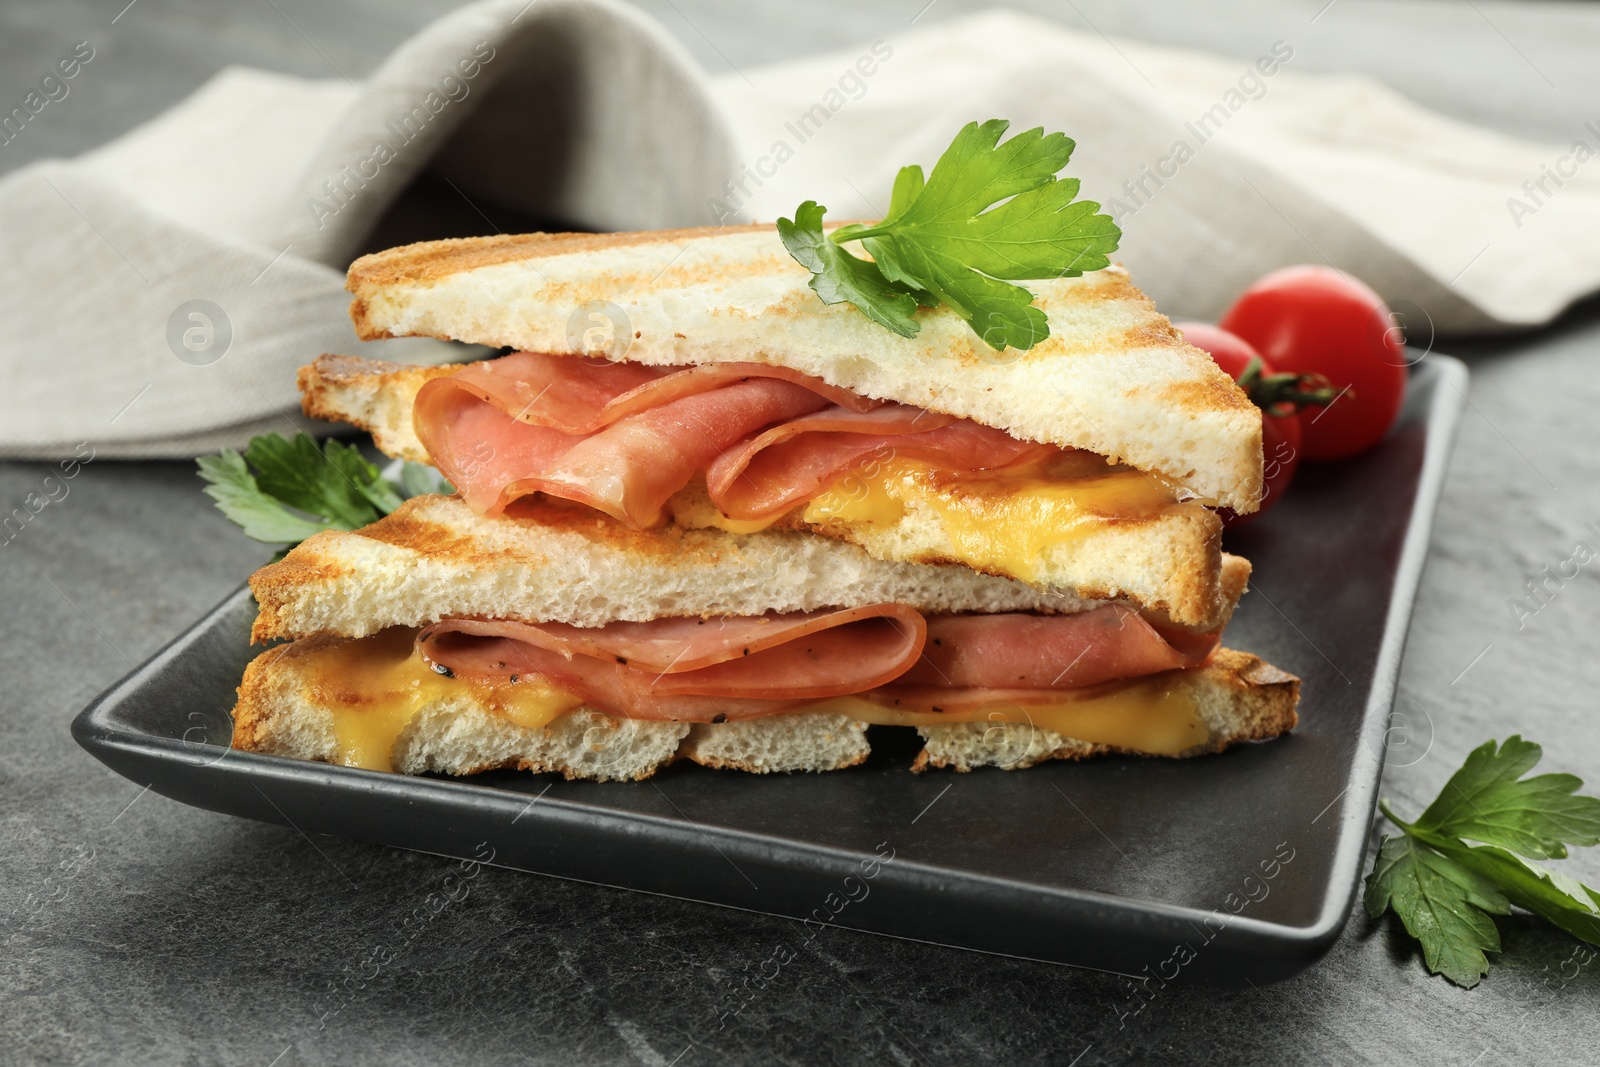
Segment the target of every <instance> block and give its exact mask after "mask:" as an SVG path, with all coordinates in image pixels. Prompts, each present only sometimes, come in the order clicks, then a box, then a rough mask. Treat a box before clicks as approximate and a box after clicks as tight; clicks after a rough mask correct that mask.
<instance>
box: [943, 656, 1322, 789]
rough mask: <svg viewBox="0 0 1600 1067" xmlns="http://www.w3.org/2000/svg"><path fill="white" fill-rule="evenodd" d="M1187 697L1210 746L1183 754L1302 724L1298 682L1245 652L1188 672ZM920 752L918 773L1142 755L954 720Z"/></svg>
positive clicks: (1043, 732) (1032, 729)
mask: <svg viewBox="0 0 1600 1067" xmlns="http://www.w3.org/2000/svg"><path fill="white" fill-rule="evenodd" d="M1185 688H1186V689H1187V691H1188V693H1189V695H1190V696H1191V697H1192V698H1193V699H1194V704H1195V712H1196V714H1197V715H1198V716H1199V718H1200V721H1201V722H1203V723H1204V724H1205V727H1206V730H1207V732H1208V734H1209V736H1208V737H1207V739H1206V741H1205V743H1203V744H1201V745H1197V746H1195V747H1194V748H1191V749H1187V750H1186V751H1184V752H1182V753H1180V755H1182V756H1199V755H1204V754H1206V753H1209V752H1221V751H1222V750H1223V749H1225V748H1231V747H1232V746H1234V745H1236V744H1238V743H1239V742H1241V741H1260V740H1264V739H1266V738H1269V737H1277V736H1278V735H1280V734H1285V733H1288V732H1289V731H1290V730H1292V729H1294V727H1295V726H1296V724H1298V723H1299V721H1300V716H1299V713H1298V711H1297V710H1296V708H1297V706H1298V705H1299V703H1300V679H1299V678H1296V677H1295V676H1294V675H1292V674H1289V673H1288V672H1287V671H1281V670H1279V669H1278V668H1276V667H1274V666H1272V665H1271V664H1270V663H1267V662H1265V661H1263V660H1261V659H1259V658H1257V657H1256V656H1252V655H1250V654H1249V653H1248V652H1238V651H1235V650H1234V649H1231V648H1223V649H1218V650H1217V654H1216V656H1215V657H1214V658H1213V659H1212V660H1211V663H1210V664H1209V665H1208V666H1207V667H1205V668H1204V669H1203V670H1198V671H1191V672H1188V679H1187V685H1186V686H1185ZM917 732H918V733H919V734H921V735H922V740H923V748H922V751H921V752H919V753H918V754H917V761H916V764H915V765H914V766H913V768H912V769H913V770H918V771H920V770H925V769H927V768H930V767H953V768H955V769H956V770H958V771H970V770H972V769H973V768H974V767H1002V768H1004V769H1006V770H1021V769H1022V768H1024V767H1031V766H1033V765H1034V764H1035V763H1041V762H1043V761H1045V760H1053V759H1070V760H1080V759H1088V758H1089V757H1090V756H1104V755H1108V754H1110V753H1120V754H1122V755H1128V756H1139V755H1145V754H1146V753H1142V752H1139V751H1138V750H1136V749H1130V748H1123V747H1120V746H1115V745H1099V744H1094V743H1092V742H1089V741H1079V740H1076V739H1074V738H1070V737H1063V736H1061V735H1060V734H1058V733H1056V732H1055V731H1053V730H1047V729H1044V728H1043V727H1039V726H1029V725H1020V724H1006V725H1004V726H1002V727H1000V728H999V729H996V728H995V725H994V724H992V723H955V724H952V725H950V726H925V727H919V728H918V730H917Z"/></svg>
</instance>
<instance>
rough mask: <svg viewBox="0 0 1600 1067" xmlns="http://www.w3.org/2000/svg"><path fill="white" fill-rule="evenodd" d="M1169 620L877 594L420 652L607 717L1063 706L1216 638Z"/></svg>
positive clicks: (506, 632)
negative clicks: (865, 600) (959, 609)
mask: <svg viewBox="0 0 1600 1067" xmlns="http://www.w3.org/2000/svg"><path fill="white" fill-rule="evenodd" d="M1169 629H1170V628H1167V627H1159V626H1157V625H1156V624H1153V623H1152V622H1151V621H1149V620H1148V619H1146V618H1145V617H1143V616H1142V615H1140V614H1139V613H1138V612H1136V611H1134V610H1133V609H1132V608H1129V607H1126V606H1124V605H1120V604H1112V605H1108V606H1106V607H1103V608H1097V609H1095V610H1093V611H1088V612H1084V613H1083V614H1079V615H1029V614H1021V613H1007V614H996V615H935V616H931V617H928V618H924V617H923V616H922V614H921V613H919V612H917V611H916V610H915V609H913V608H910V607H907V606H905V605H902V604H874V605H871V606H868V607H861V608H849V609H841V610H824V611H812V612H793V613H788V614H768V615H761V616H729V617H724V618H717V619H697V618H667V619H655V620H652V621H650V622H616V623H612V624H610V625H609V626H602V627H597V628H584V627H577V626H568V625H566V624H563V623H541V624H532V623H524V622H508V621H496V620H489V619H448V620H445V621H444V622H439V623H435V624H434V625H432V626H430V627H427V628H426V629H424V630H423V631H422V632H421V633H419V634H418V635H417V643H416V648H417V652H418V654H420V655H421V656H422V657H423V658H424V659H425V660H426V661H428V662H429V663H431V664H433V665H434V666H435V669H436V670H437V669H440V668H443V669H444V670H446V671H448V672H449V673H451V674H453V675H456V676H460V677H465V678H474V677H476V678H494V679H506V678H513V679H515V678H520V677H522V676H525V675H537V676H542V677H543V678H545V679H547V680H549V681H550V682H551V683H552V684H554V685H557V686H560V687H561V688H563V689H567V690H569V691H570V692H573V693H576V694H578V695H580V696H581V697H582V698H583V699H584V701H585V702H586V703H588V704H590V705H592V706H593V707H596V708H598V709H600V710H602V711H605V712H608V713H610V714H613V715H621V716H628V717H632V718H645V719H676V720H680V721H686V722H708V721H722V720H723V719H748V718H756V717H759V716H762V715H774V714H778V713H780V712H783V711H788V710H790V709H793V708H795V707H797V706H799V705H802V704H805V703H808V702H811V701H816V700H823V699H826V698H828V697H834V696H847V695H860V696H863V697H866V698H867V699H869V700H873V701H875V702H877V703H881V704H885V705H887V706H890V707H898V708H904V709H906V710H915V711H954V710H962V709H967V708H974V707H978V708H981V707H998V706H1001V705H1037V704H1043V703H1056V702H1059V701H1061V700H1063V699H1076V698H1080V697H1083V696H1092V695H1097V694H1098V693H1100V692H1104V691H1106V690H1107V689H1108V688H1114V687H1115V686H1116V685H1117V684H1118V683H1120V682H1122V681H1125V680H1128V679H1133V678H1142V677H1145V676H1148V675H1151V674H1158V673H1160V672H1163V671H1169V670H1178V669H1183V668H1192V667H1199V666H1203V665H1204V664H1205V663H1206V662H1207V661H1208V660H1209V659H1210V658H1211V656H1212V654H1213V653H1214V652H1215V651H1216V649H1217V646H1218V645H1219V644H1220V642H1221V638H1220V635H1218V634H1194V633H1191V632H1189V631H1175V630H1174V631H1172V632H1170V633H1169V632H1167V631H1168V630H1169Z"/></svg>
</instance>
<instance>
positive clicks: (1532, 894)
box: [1365, 735, 1600, 988]
mask: <svg viewBox="0 0 1600 1067" xmlns="http://www.w3.org/2000/svg"><path fill="white" fill-rule="evenodd" d="M1542 751H1543V750H1542V749H1540V747H1539V746H1538V745H1536V744H1534V743H1533V742H1531V741H1524V740H1523V739H1522V738H1521V737H1520V736H1518V735H1512V736H1511V737H1510V738H1508V739H1507V740H1506V741H1505V742H1504V743H1503V744H1500V745H1497V744H1496V743H1495V742H1494V741H1489V742H1486V743H1485V744H1483V745H1482V746H1480V747H1479V748H1477V749H1475V750H1474V751H1473V752H1472V754H1471V755H1469V756H1468V757H1467V760H1466V762H1465V763H1464V764H1463V765H1462V767H1461V769H1460V770H1458V771H1457V772H1456V773H1455V774H1454V775H1452V776H1451V777H1450V780H1449V781H1448V782H1446V783H1445V787H1444V789H1443V790H1442V791H1441V792H1440V794H1439V797H1438V799H1436V800H1435V801H1434V802H1433V803H1432V804H1430V805H1429V806H1428V809H1427V810H1426V811H1424V812H1423V813H1422V816H1421V817H1420V818H1418V819H1417V821H1416V822H1414V823H1408V822H1406V821H1405V820H1403V819H1401V818H1400V817H1398V816H1397V815H1395V813H1394V812H1393V811H1391V810H1390V808H1389V805H1388V802H1387V801H1380V802H1379V805H1378V806H1379V807H1380V808H1381V809H1382V811H1383V814H1384V815H1385V816H1386V817H1387V818H1388V819H1389V821H1390V822H1392V823H1394V824H1395V825H1396V826H1398V827H1399V828H1400V829H1401V830H1402V831H1403V835H1402V836H1400V837H1385V838H1384V839H1383V841H1382V842H1381V844H1380V846H1379V850H1378V860H1377V862H1376V863H1375V864H1374V865H1373V868H1372V873H1371V874H1369V875H1367V880H1366V883H1367V891H1366V896H1365V903H1366V908H1367V913H1368V914H1369V915H1371V916H1372V917H1373V918H1377V917H1379V916H1381V915H1382V914H1383V913H1384V912H1385V911H1387V910H1393V911H1394V913H1395V914H1396V915H1397V916H1399V918H1400V921H1401V922H1402V923H1403V924H1404V926H1405V928H1406V932H1407V933H1409V934H1410V935H1411V936H1412V937H1415V938H1416V939H1417V940H1418V941H1419V942H1421V944H1422V955H1423V960H1424V962H1426V964H1427V966H1428V970H1429V971H1431V972H1433V973H1434V974H1443V975H1444V976H1445V977H1446V978H1448V979H1450V980H1451V981H1452V982H1455V983H1456V984H1457V985H1462V986H1466V987H1469V988H1470V987H1471V986H1474V985H1477V984H1478V981H1479V979H1480V978H1482V976H1483V975H1485V974H1487V973H1488V971H1489V963H1488V960H1487V958H1486V957H1485V956H1484V953H1485V952H1498V951H1499V950H1500V936H1499V932H1498V931H1497V930H1496V929H1495V926H1494V920H1493V919H1492V918H1491V917H1490V916H1491V915H1508V914H1510V910H1511V906H1512V905H1515V906H1517V907H1519V908H1524V909H1526V910H1528V911H1531V912H1533V913H1534V914H1535V915H1538V916H1540V917H1541V918H1543V919H1545V920H1546V921H1548V922H1550V923H1553V924H1554V925H1556V926H1559V927H1560V928H1561V929H1563V930H1566V931H1567V932H1568V933H1570V934H1572V935H1573V936H1575V937H1578V938H1581V939H1582V940H1584V941H1587V942H1589V943H1590V944H1596V945H1600V893H1596V892H1595V891H1594V890H1593V889H1590V888H1589V887H1588V886H1586V885H1584V884H1583V883H1581V882H1579V881H1577V880H1576V879H1574V878H1571V877H1569V876H1567V875H1564V874H1562V873H1560V872H1559V871H1552V870H1548V869H1546V868H1543V867H1540V866H1538V865H1537V864H1534V863H1530V862H1528V860H1527V859H1524V858H1523V857H1530V858H1533V859H1546V858H1552V859H1559V858H1561V857H1563V856H1565V855H1566V854H1567V846H1568V845H1569V844H1571V845H1593V844H1597V843H1600V798H1595V797H1586V796H1577V795H1575V794H1576V791H1577V789H1578V788H1579V787H1580V786H1581V785H1583V782H1582V780H1581V779H1579V778H1577V777H1576V776H1574V775H1570V774H1541V775H1537V776H1535V777H1532V778H1524V777H1523V775H1525V774H1527V773H1528V772H1529V771H1530V770H1532V769H1533V767H1534V765H1535V764H1537V763H1538V762H1539V758H1540V756H1541V755H1542ZM1469 840H1470V841H1480V842H1483V844H1479V845H1469V844H1467V841H1469ZM1517 853H1521V855H1518V854H1517Z"/></svg>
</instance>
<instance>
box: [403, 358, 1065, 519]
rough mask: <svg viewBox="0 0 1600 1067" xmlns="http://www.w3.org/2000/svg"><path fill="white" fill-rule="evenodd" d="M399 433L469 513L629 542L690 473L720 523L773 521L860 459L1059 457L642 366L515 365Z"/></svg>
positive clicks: (736, 374)
mask: <svg viewBox="0 0 1600 1067" xmlns="http://www.w3.org/2000/svg"><path fill="white" fill-rule="evenodd" d="M413 422H414V425H415V428H416V432H417V437H418V439H419V440H420V441H421V442H422V444H423V446H424V447H425V448H427V450H428V453H429V455H430V456H431V457H432V458H433V460H434V462H435V464H436V465H437V466H438V467H439V468H440V470H442V471H443V472H444V474H445V476H446V477H447V478H449V479H450V481H451V482H452V483H453V484H454V485H455V486H456V487H457V488H458V489H459V490H460V491H461V494H462V497H463V498H464V499H465V500H466V502H467V504H468V505H469V506H470V507H471V508H472V509H473V510H474V511H475V512H477V513H478V514H482V515H498V514H500V513H502V512H504V511H505V509H506V508H507V507H508V506H509V505H510V504H511V503H513V502H514V501H515V500H517V499H518V498H520V497H524V496H528V495H530V494H533V493H546V494H549V495H551V496H556V497H561V498H564V499H567V500H573V501H577V502H579V503H582V504H586V505H588V506H590V507H593V508H596V509H598V510H600V511H603V512H605V513H606V514H608V515H611V516H613V517H615V518H618V519H621V520H623V521H625V522H628V523H631V524H633V525H635V526H638V527H651V526H657V525H660V524H661V523H663V522H664V521H666V518H667V515H666V504H667V501H668V500H669V499H670V498H671V497H672V495H673V494H675V493H677V492H678V491H679V490H681V489H683V488H684V487H685V486H686V485H688V484H689V482H690V481H691V480H692V479H693V478H694V477H695V475H696V474H697V473H699V472H701V471H704V472H705V473H706V479H707V488H708V490H709V491H710V495H711V499H712V502H713V503H714V504H716V505H717V507H718V508H719V509H721V511H722V512H723V514H725V515H728V516H729V517H732V518H738V519H745V520H753V519H767V518H775V517H777V516H778V515H780V514H782V513H783V512H785V511H787V510H788V509H790V508H792V507H794V506H795V505H797V504H801V503H804V502H805V501H807V500H809V499H811V498H813V497H815V496H816V495H818V494H819V493H821V492H822V491H823V490H825V489H827V488H828V487H829V486H831V485H832V484H834V483H835V482H837V481H838V480H839V479H840V478H841V477H843V476H844V475H845V474H846V473H847V472H848V470H849V469H850V468H851V466H852V464H856V463H858V462H860V461H862V460H863V459H864V458H870V457H872V456H873V455H875V454H880V455H881V454H887V453H888V451H889V450H890V449H891V448H892V450H893V454H894V455H895V456H896V457H898V458H901V459H912V460H922V461H925V462H929V463H932V464H934V465H936V466H938V467H939V468H940V469H943V470H951V471H977V470H990V469H996V468H1001V467H1006V466H1009V465H1011V464H1015V463H1020V462H1025V461H1028V460H1035V459H1040V458H1044V457H1047V456H1051V455H1057V454H1060V453H1061V452H1062V450H1061V449H1059V448H1057V447H1055V446H1054V445H1042V444H1038V443H1033V442H1026V441H1018V440H1016V439H1015V438H1013V437H1011V436H1010V435H1008V434H1006V433H1005V432H1003V431H1001V430H996V429H993V428H991V427H987V426H982V425H979V424H978V423H975V422H971V421H970V420H966V419H956V418H953V417H951V416H948V415H938V414H935V413H932V412H929V411H925V410H923V409H921V408H915V407H908V406H906V405H903V404H886V403H883V402H881V401H875V400H870V399H867V398H865V397H862V396H859V395H858V394H856V393H853V392H851V391H850V390H848V389H840V388H837V387H835V386H831V385H828V384H827V383H826V382H823V381H821V380H820V379H817V378H812V377H809V376H807V375H804V374H800V373H798V372H795V371H791V370H786V369H784V368H781V367H769V366H766V365H764V364H759V363H719V364H711V365H706V366H700V367H690V368H679V367H646V366H640V365H638V364H632V363H609V362H606V361H604V360H592V359H580V358H577V357H573V356H544V355H536V354H534V353H529V352H518V353H514V354H512V355H508V356H504V357H502V358H500V359H496V360H489V361H486V362H482V363H475V364H473V365H471V366H469V367H467V368H466V369H465V370H463V371H461V372H460V373H458V374H453V375H449V376H446V377H440V378H435V379H433V380H432V381H429V382H428V383H426V384H425V385H423V386H422V388H421V389H420V390H419V391H418V393H417V400H416V406H415V409H414V411H413Z"/></svg>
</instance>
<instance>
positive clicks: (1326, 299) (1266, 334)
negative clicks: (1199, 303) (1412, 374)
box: [1221, 266, 1407, 459]
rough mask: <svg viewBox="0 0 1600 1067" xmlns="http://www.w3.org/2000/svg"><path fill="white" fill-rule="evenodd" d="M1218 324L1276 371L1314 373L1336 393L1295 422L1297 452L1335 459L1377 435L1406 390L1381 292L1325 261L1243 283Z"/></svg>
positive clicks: (1399, 337) (1399, 343)
mask: <svg viewBox="0 0 1600 1067" xmlns="http://www.w3.org/2000/svg"><path fill="white" fill-rule="evenodd" d="M1221 326H1222V328H1223V329H1225V330H1228V331H1229V332H1231V333H1235V334H1238V335H1239V336H1240V337H1242V338H1244V339H1245V340H1246V341H1248V342H1250V343H1251V344H1252V345H1254V346H1255V348H1256V350H1257V351H1258V352H1260V353H1261V354H1262V356H1264V357H1265V358H1266V359H1267V360H1268V361H1270V362H1271V363H1272V365H1273V366H1274V367H1277V368H1278V370H1280V371H1282V372H1285V373H1289V374H1320V375H1322V376H1323V377H1325V378H1327V379H1328V381H1329V382H1330V383H1331V384H1332V385H1333V390H1334V393H1335V394H1337V398H1336V399H1335V400H1334V401H1333V403H1331V404H1329V405H1328V406H1327V407H1326V408H1324V409H1323V410H1321V411H1319V412H1316V413H1314V414H1313V413H1311V412H1307V413H1306V414H1305V415H1304V416H1303V417H1302V418H1301V420H1300V423H1301V429H1302V430H1303V431H1304V437H1305V458H1307V459H1343V458H1345V457H1346V456H1353V455H1355V454H1356V453H1358V452H1365V451H1366V450H1367V449H1369V448H1371V447H1372V446H1373V445H1375V444H1377V443H1378V442H1379V441H1381V440H1382V439H1383V436H1384V434H1386V433H1388V432H1389V427H1390V426H1392V425H1394V420H1395V418H1396V417H1397V416H1398V415H1399V414H1400V402H1401V400H1402V399H1403V398H1404V397H1405V391H1406V365H1407V360H1406V351H1405V343H1404V337H1403V334H1402V331H1401V330H1400V328H1399V327H1398V326H1397V325H1396V324H1395V322H1394V318H1393V316H1392V315H1390V313H1389V308H1388V305H1386V304H1385V303H1384V302H1383V298H1382V297H1380V296H1379V295H1378V294H1377V293H1375V292H1373V291H1372V290H1371V289H1369V288H1368V287H1367V286H1366V285H1363V284H1362V283H1361V282H1359V281H1357V280H1356V279H1354V278H1352V277H1350V276H1349V275H1348V274H1343V273H1341V272H1339V271H1336V270H1334V269H1332V268H1331V267H1317V266H1301V267H1285V268H1283V269H1282V270H1275V271H1273V272H1272V273H1270V274H1267V275H1265V276H1263V277H1262V278H1260V279H1259V280H1258V281H1257V282H1256V283H1255V284H1254V285H1252V286H1250V288H1248V289H1246V290H1245V291H1244V292H1243V293H1242V294H1241V295H1240V296H1239V299H1238V300H1235V301H1234V303H1233V307H1231V308H1229V309H1228V313H1227V314H1226V315H1224V316H1223V318H1222V323H1221Z"/></svg>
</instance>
